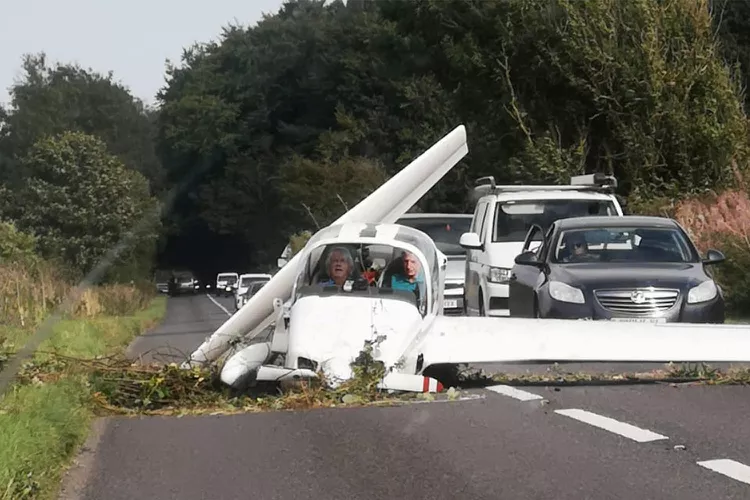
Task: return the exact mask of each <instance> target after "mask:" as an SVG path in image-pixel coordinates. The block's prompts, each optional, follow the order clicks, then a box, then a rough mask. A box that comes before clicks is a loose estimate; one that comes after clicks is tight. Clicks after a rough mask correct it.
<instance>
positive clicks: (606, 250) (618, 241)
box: [552, 227, 698, 263]
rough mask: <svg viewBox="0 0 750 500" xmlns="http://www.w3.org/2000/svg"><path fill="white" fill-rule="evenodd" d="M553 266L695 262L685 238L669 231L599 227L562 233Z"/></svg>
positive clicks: (646, 228) (664, 229)
mask: <svg viewBox="0 0 750 500" xmlns="http://www.w3.org/2000/svg"><path fill="white" fill-rule="evenodd" d="M552 261H553V262H556V263H576V262H637V263H650V262H697V261H698V257H697V255H696V253H695V251H694V249H693V247H692V245H691V244H690V242H689V241H688V240H687V238H686V237H685V235H684V234H683V233H682V232H681V231H679V230H677V229H672V228H652V227H645V228H644V227H628V228H623V227H614V228H612V227H603V228H587V229H575V230H569V231H563V232H562V233H561V234H560V236H559V237H558V239H557V244H556V245H555V250H554V252H553V259H552Z"/></svg>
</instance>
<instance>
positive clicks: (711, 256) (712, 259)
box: [703, 248, 727, 266]
mask: <svg viewBox="0 0 750 500" xmlns="http://www.w3.org/2000/svg"><path fill="white" fill-rule="evenodd" d="M725 260H727V258H726V257H725V256H724V254H723V253H721V252H720V251H718V250H714V249H713V248H711V249H710V250H709V251H708V252H706V258H705V259H703V263H704V264H706V265H708V266H710V265H712V264H719V263H720V262H724V261H725Z"/></svg>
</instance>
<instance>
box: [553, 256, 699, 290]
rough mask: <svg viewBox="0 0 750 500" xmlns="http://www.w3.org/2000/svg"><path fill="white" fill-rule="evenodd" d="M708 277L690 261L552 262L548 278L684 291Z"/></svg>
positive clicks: (599, 285) (592, 285) (597, 285)
mask: <svg viewBox="0 0 750 500" xmlns="http://www.w3.org/2000/svg"><path fill="white" fill-rule="evenodd" d="M707 278H708V276H707V275H706V273H705V271H704V270H703V265H702V264H692V263H670V262H660V263H653V264H651V263H638V264H635V265H634V264H619V263H612V262H607V263H598V262H597V263H575V264H553V269H552V272H551V274H550V279H552V280H559V281H562V282H564V283H568V284H570V285H576V286H583V287H586V288H589V289H593V288H636V287H638V288H644V287H649V286H653V287H658V288H677V289H679V290H684V289H686V288H691V287H693V286H695V285H698V284H700V283H702V282H703V281H705V280H706V279H707Z"/></svg>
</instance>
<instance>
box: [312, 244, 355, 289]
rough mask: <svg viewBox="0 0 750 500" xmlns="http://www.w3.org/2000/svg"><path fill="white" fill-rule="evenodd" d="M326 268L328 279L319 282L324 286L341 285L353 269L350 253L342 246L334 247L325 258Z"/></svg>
mask: <svg viewBox="0 0 750 500" xmlns="http://www.w3.org/2000/svg"><path fill="white" fill-rule="evenodd" d="M326 269H327V270H328V276H329V279H328V280H327V281H323V282H321V283H320V284H321V285H324V286H331V285H336V286H338V287H341V286H343V285H344V282H345V281H346V280H347V278H349V276H350V275H351V272H352V270H353V269H354V259H352V254H351V253H349V250H347V249H346V248H344V247H336V248H334V249H333V250H331V251H330V252H329V254H328V257H327V258H326Z"/></svg>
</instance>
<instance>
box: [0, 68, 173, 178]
mask: <svg viewBox="0 0 750 500" xmlns="http://www.w3.org/2000/svg"><path fill="white" fill-rule="evenodd" d="M22 69H23V77H22V79H21V81H20V83H18V84H16V85H14V86H13V87H12V89H11V108H10V109H9V110H6V111H4V113H6V115H7V116H6V117H5V119H4V120H3V119H2V115H0V122H3V123H4V127H3V129H4V133H3V134H1V135H0V168H2V170H0V176H2V177H0V180H3V181H5V182H8V181H10V182H17V181H18V179H21V178H23V176H24V175H25V173H24V172H23V168H22V165H20V164H19V163H18V159H19V158H20V157H22V156H23V155H24V153H25V152H26V151H27V150H28V149H29V148H30V147H31V146H32V145H33V144H34V143H35V142H36V141H38V140H39V139H43V138H45V137H48V136H50V135H55V134H60V133H62V132H65V131H77V132H84V133H86V134H89V135H94V136H96V137H98V138H100V139H101V140H103V141H104V142H105V143H106V144H107V147H108V149H109V151H110V152H111V153H112V154H114V155H116V156H118V157H119V158H120V160H121V161H122V162H123V163H124V164H125V165H126V166H127V167H129V168H131V169H133V170H136V171H138V172H140V173H142V174H143V175H144V176H146V178H147V179H148V180H149V181H151V183H152V184H153V187H154V188H156V189H158V188H161V187H162V185H161V183H162V169H161V165H160V163H159V159H158V158H157V156H156V149H155V144H154V139H155V129H154V123H153V121H154V118H155V115H154V112H153V111H150V110H147V109H146V108H144V106H143V103H141V102H140V101H139V100H137V99H134V98H133V96H132V95H131V94H130V92H129V91H128V90H127V89H126V88H125V87H123V86H122V85H121V84H119V83H117V82H116V81H115V80H114V79H113V76H112V75H111V74H110V75H107V76H103V75H100V74H97V73H95V72H93V71H86V70H84V69H82V68H80V67H79V66H77V65H72V64H59V63H58V64H56V65H49V64H48V63H47V59H46V56H45V55H44V54H39V55H28V56H26V58H25V59H24V62H23V67H22Z"/></svg>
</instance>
